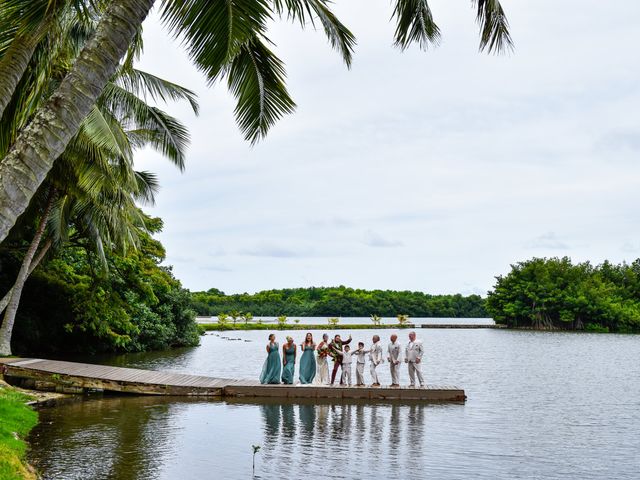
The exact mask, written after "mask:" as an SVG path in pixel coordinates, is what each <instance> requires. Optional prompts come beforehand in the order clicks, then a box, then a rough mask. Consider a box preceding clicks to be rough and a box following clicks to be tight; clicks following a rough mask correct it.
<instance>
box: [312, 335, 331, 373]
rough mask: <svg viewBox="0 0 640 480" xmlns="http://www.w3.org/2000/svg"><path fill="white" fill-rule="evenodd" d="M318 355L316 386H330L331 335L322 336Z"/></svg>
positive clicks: (317, 349) (317, 350)
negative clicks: (329, 357)
mask: <svg viewBox="0 0 640 480" xmlns="http://www.w3.org/2000/svg"><path fill="white" fill-rule="evenodd" d="M316 352H317V354H318V361H317V367H316V378H315V380H314V382H313V383H314V384H315V385H329V360H328V359H327V357H328V356H329V335H327V334H326V333H325V334H324V335H322V341H321V342H320V343H319V344H318V347H317V348H316Z"/></svg>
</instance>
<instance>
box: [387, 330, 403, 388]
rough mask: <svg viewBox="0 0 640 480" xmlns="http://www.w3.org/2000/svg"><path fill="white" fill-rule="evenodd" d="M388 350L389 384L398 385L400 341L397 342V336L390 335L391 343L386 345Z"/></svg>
mask: <svg viewBox="0 0 640 480" xmlns="http://www.w3.org/2000/svg"><path fill="white" fill-rule="evenodd" d="M387 350H388V351H389V356H388V357H387V360H389V370H391V386H392V387H399V386H400V342H398V336H397V335H395V334H393V335H391V343H390V344H389V346H388V347H387Z"/></svg>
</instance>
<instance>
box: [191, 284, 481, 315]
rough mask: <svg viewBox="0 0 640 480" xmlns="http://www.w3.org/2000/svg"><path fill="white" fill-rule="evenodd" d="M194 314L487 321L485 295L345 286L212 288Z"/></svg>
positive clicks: (199, 298) (197, 298)
mask: <svg viewBox="0 0 640 480" xmlns="http://www.w3.org/2000/svg"><path fill="white" fill-rule="evenodd" d="M192 302H193V303H192V304H193V308H194V310H195V311H196V312H197V314H198V315H201V316H218V315H219V314H221V313H227V314H228V313H229V312H233V311H238V312H251V313H252V314H253V315H254V316H255V315H262V316H279V315H286V316H290V317H293V316H299V317H320V316H329V317H333V316H343V317H369V316H370V315H379V316H383V317H396V316H397V315H398V312H402V314H406V315H410V316H412V317H450V318H482V317H486V316H487V312H486V310H485V306H484V303H485V300H484V299H483V298H482V297H480V296H479V295H468V296H463V295H460V294H456V295H429V294H427V293H423V292H410V291H392V290H361V289H354V288H348V287H344V286H340V287H310V288H286V289H280V290H265V291H261V292H258V293H254V294H249V293H241V294H232V295H225V294H224V292H222V291H220V290H218V289H215V288H212V289H209V290H207V291H205V292H193V293H192Z"/></svg>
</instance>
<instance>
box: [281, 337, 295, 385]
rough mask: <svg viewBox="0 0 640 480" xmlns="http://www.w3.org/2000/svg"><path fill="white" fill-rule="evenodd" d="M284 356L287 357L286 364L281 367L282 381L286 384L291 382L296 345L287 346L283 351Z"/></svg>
mask: <svg viewBox="0 0 640 480" xmlns="http://www.w3.org/2000/svg"><path fill="white" fill-rule="evenodd" d="M284 353H285V358H286V359H287V364H286V365H285V366H284V367H282V383H286V384H288V385H291V384H293V372H294V370H295V368H296V364H295V358H296V346H295V344H293V345H291V347H289V348H287V349H286V350H285V351H284Z"/></svg>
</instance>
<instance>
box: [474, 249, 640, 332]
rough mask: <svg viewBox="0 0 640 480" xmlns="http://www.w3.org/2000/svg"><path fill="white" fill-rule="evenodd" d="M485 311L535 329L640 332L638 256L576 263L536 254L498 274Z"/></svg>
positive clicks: (514, 324)
mask: <svg viewBox="0 0 640 480" xmlns="http://www.w3.org/2000/svg"><path fill="white" fill-rule="evenodd" d="M486 307H487V311H488V312H489V314H490V315H491V316H492V317H493V318H494V319H495V321H496V322H497V323H500V324H505V325H508V326H510V327H519V328H532V329H537V330H556V329H557V330H587V331H598V332H640V259H638V260H635V261H634V262H632V263H631V264H627V263H622V264H617V265H616V264H613V263H611V262H608V261H605V262H604V263H602V264H600V265H592V264H591V263H589V262H582V263H576V264H573V263H572V262H571V259H570V258H568V257H563V258H533V259H531V260H527V261H525V262H520V263H517V264H515V265H512V267H511V271H510V272H509V273H508V274H507V275H504V276H498V277H496V285H495V287H494V289H493V290H492V291H491V292H489V295H488V298H487V303H486Z"/></svg>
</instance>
